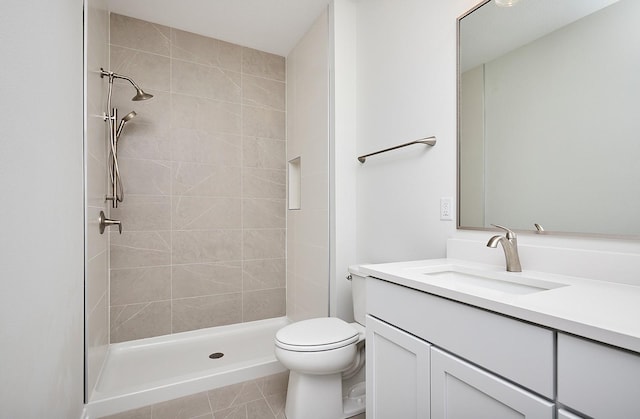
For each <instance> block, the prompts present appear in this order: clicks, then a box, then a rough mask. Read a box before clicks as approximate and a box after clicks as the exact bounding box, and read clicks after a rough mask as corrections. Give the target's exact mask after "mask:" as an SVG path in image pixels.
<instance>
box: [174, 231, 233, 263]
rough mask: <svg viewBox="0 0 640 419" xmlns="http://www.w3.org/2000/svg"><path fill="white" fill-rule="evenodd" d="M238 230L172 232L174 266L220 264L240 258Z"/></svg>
mask: <svg viewBox="0 0 640 419" xmlns="http://www.w3.org/2000/svg"><path fill="white" fill-rule="evenodd" d="M241 240H242V233H241V231H240V230H205V231H174V232H173V233H172V244H173V250H172V261H173V263H174V264H184V263H203V262H221V261H229V260H240V259H241V258H242V253H241V252H242V246H241Z"/></svg>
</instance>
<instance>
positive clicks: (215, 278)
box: [172, 262, 242, 298]
mask: <svg viewBox="0 0 640 419" xmlns="http://www.w3.org/2000/svg"><path fill="white" fill-rule="evenodd" d="M172 269H173V276H172V278H173V279H172V296H173V298H185V297H197V296H202V295H215V294H228V293H234V292H241V291H242V268H241V263H240V262H227V263H216V264H212V263H208V264H202V263H201V264H189V265H175V266H173V268H172Z"/></svg>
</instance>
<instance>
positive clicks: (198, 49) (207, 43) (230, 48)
mask: <svg viewBox="0 0 640 419" xmlns="http://www.w3.org/2000/svg"><path fill="white" fill-rule="evenodd" d="M171 58H174V59H175V58H177V59H179V60H185V61H192V62H194V63H198V64H204V65H209V66H213V67H220V68H225V69H227V70H232V71H237V72H240V66H241V61H242V47H241V46H239V45H235V44H230V43H228V42H224V41H220V40H218V39H213V38H208V37H206V36H202V35H198V34H195V33H191V32H185V31H181V30H179V29H173V28H172V29H171Z"/></svg>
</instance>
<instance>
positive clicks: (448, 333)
mask: <svg viewBox="0 0 640 419" xmlns="http://www.w3.org/2000/svg"><path fill="white" fill-rule="evenodd" d="M367 311H368V313H369V315H368V316H367V417H368V418H370V419H371V418H378V419H386V418H390V417H402V418H420V419H423V418H429V417H432V418H434V419H441V418H451V419H454V418H469V417H474V418H485V417H486V418H496V417H500V418H502V417H505V418H508V417H510V416H509V415H513V417H525V418H536V419H543V418H544V419H547V418H548V419H551V418H553V417H554V409H555V407H554V404H553V403H552V402H550V401H549V400H551V399H553V397H554V394H555V391H554V343H555V338H554V332H553V331H551V330H548V329H544V328H541V327H537V326H534V325H531V324H527V323H524V322H521V321H518V320H514V319H511V318H508V317H505V316H500V315H497V314H494V313H490V312H487V311H484V310H480V309H477V308H474V307H471V306H468V305H464V304H460V303H457V302H454V301H450V300H447V299H444V298H441V297H437V296H434V295H430V294H427V293H423V292H420V291H416V290H413V289H410V288H406V287H402V286H399V285H395V284H392V283H389V282H386V281H383V280H375V279H374V280H368V281H367ZM452 354H454V355H452ZM463 359H464V360H463ZM513 383H517V385H516V384H513ZM535 393H538V394H540V395H542V396H544V397H546V398H547V399H549V400H545V399H544V398H543V397H539V396H536V395H535ZM429 403H430V404H431V405H430V406H429ZM397 409H401V410H397ZM469 409H471V410H469ZM398 411H400V412H402V414H399V413H398ZM394 412H395V414H394ZM507 412H508V413H507ZM518 415H519V416H518Z"/></svg>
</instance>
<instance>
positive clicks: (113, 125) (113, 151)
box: [100, 68, 153, 208]
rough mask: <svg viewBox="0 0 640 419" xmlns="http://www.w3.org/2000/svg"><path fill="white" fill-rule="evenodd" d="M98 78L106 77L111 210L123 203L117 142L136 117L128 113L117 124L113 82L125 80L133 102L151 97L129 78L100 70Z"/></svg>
mask: <svg viewBox="0 0 640 419" xmlns="http://www.w3.org/2000/svg"><path fill="white" fill-rule="evenodd" d="M100 77H101V78H104V77H108V80H109V87H108V91H107V111H106V112H105V114H104V120H105V121H107V122H108V123H109V157H108V163H107V165H108V166H109V178H110V180H111V196H107V197H106V200H107V201H111V204H112V205H113V208H117V207H118V203H119V202H122V201H124V186H123V183H122V178H121V176H120V168H119V167H118V140H119V139H120V134H121V133H122V129H123V128H124V125H125V124H126V123H127V122H129V121H130V120H131V119H132V118H134V117H135V116H136V112H135V111H131V112H129V113H128V114H127V115H125V116H124V118H122V119H121V120H120V123H119V124H118V109H116V108H115V107H113V106H112V105H111V96H112V93H113V82H114V80H116V79H121V80H126V81H128V82H129V83H131V85H132V86H133V87H134V88H135V89H136V95H135V96H134V97H133V98H131V100H133V101H136V102H137V101H141V100H147V99H151V98H152V97H153V95H151V94H149V93H145V92H144V91H143V90H142V89H141V88H140V86H138V85H137V84H136V82H135V81H133V79H132V78H131V77H128V76H125V75H122V74H117V73H114V72H113V71H106V70H105V69H103V68H101V69H100Z"/></svg>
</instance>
